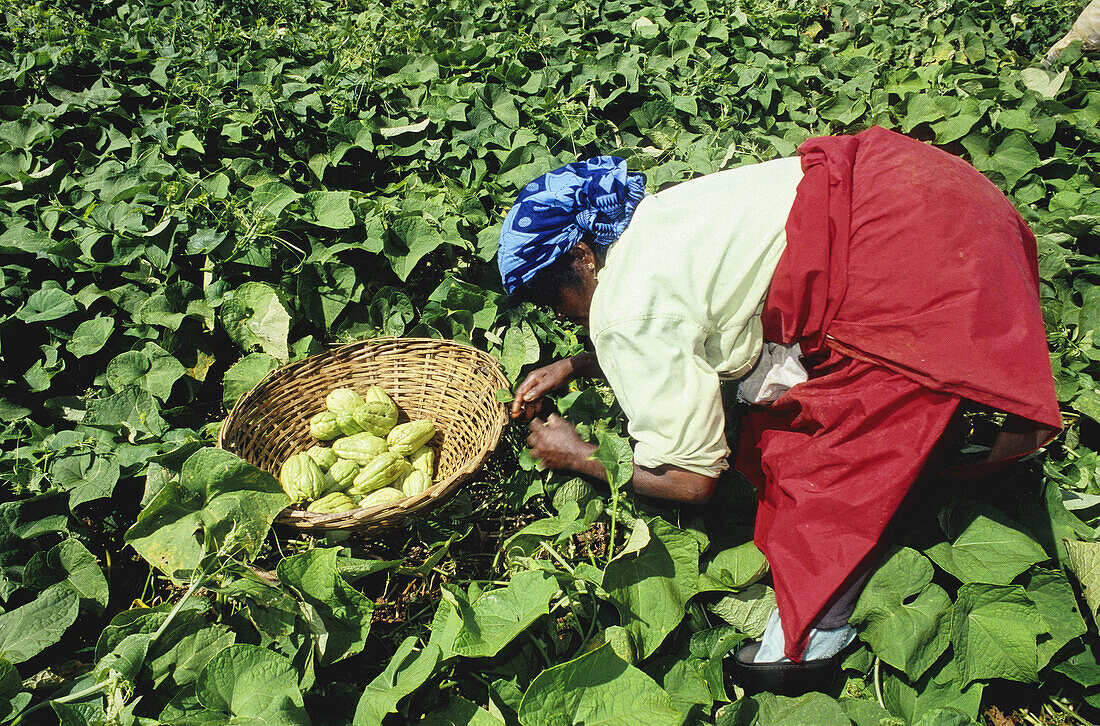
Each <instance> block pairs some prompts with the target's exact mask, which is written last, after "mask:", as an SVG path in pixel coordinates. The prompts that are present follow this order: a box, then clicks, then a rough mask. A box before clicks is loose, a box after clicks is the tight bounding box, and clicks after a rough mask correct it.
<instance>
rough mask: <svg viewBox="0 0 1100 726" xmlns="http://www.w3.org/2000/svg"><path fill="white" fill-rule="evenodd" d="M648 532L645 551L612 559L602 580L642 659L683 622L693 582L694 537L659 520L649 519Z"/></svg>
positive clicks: (695, 579) (696, 569)
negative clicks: (648, 536)
mask: <svg viewBox="0 0 1100 726" xmlns="http://www.w3.org/2000/svg"><path fill="white" fill-rule="evenodd" d="M649 533H650V538H649V542H648V543H647V544H646V545H645V547H643V548H642V549H641V550H640V551H638V552H633V553H630V554H626V555H622V556H620V557H619V558H617V559H615V560H614V561H612V562H611V564H609V565H608V566H607V568H606V569H605V570H604V579H603V586H604V589H605V590H606V591H607V593H608V594H609V595H610V596H611V601H612V602H613V603H614V604H615V607H616V608H617V609H618V610H619V614H620V616H621V617H622V626H623V627H624V628H625V629H626V630H627V632H628V633H630V636H631V638H632V639H633V641H634V643H635V645H636V646H637V648H638V655H639V658H643V659H644V658H648V657H649V656H650V655H652V654H653V652H654V651H655V650H657V647H658V646H659V645H660V644H661V643H662V642H663V641H664V639H665V637H666V636H667V635H668V634H669V633H670V632H672V630H673V628H675V627H676V626H677V625H679V624H680V621H681V620H683V618H684V608H685V606H686V605H687V602H688V600H690V599H691V598H692V597H693V596H694V595H695V593H696V592H697V591H698V590H697V587H698V581H699V551H700V543H699V540H698V539H696V538H695V537H694V536H693V535H692V534H691V533H690V532H687V531H686V530H682V529H678V528H676V527H673V526H672V525H671V524H669V523H667V522H665V521H664V520H663V519H653V520H651V521H649Z"/></svg>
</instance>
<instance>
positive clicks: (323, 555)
mask: <svg viewBox="0 0 1100 726" xmlns="http://www.w3.org/2000/svg"><path fill="white" fill-rule="evenodd" d="M338 552H339V548H338V547H324V548H317V549H313V550H310V551H308V552H303V553H301V554H297V555H293V556H291V557H288V558H286V559H284V560H282V561H280V562H279V565H278V567H277V568H276V570H275V572H276V574H277V575H278V577H279V581H280V582H282V583H283V584H284V585H287V586H288V587H291V588H293V589H294V590H295V591H296V592H297V593H298V594H299V596H300V597H301V599H302V601H303V604H304V606H307V607H308V613H307V620H308V621H309V622H310V627H311V629H312V631H313V634H314V637H316V638H317V650H318V652H319V654H320V661H321V664H322V665H330V664H332V663H335V662H337V661H339V660H342V659H344V658H346V657H348V656H350V655H354V654H356V653H358V652H360V651H361V650H363V646H364V645H366V642H367V635H368V634H369V633H370V624H371V613H373V612H374V603H373V602H372V601H371V600H368V599H367V598H365V597H363V595H362V594H361V593H360V592H359V591H358V590H356V589H355V588H353V587H351V585H349V584H348V583H347V581H346V580H344V578H343V577H341V576H340V575H339V573H338V572H337V553H338Z"/></svg>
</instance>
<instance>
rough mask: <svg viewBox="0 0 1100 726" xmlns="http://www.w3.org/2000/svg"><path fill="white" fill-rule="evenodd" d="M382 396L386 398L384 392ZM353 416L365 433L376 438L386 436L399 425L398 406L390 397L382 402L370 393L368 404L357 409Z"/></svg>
mask: <svg viewBox="0 0 1100 726" xmlns="http://www.w3.org/2000/svg"><path fill="white" fill-rule="evenodd" d="M378 390H379V391H381V390H382V389H378ZM382 395H383V396H386V394H385V392H384V391H383V392H382ZM353 415H354V416H355V422H356V423H357V424H358V425H359V426H360V428H362V430H363V431H369V432H370V433H372V434H374V435H375V436H385V435H386V434H388V433H389V432H390V430H392V429H393V427H394V426H395V425H397V406H396V405H394V403H393V401H392V400H389V396H386V400H385V401H382V400H378V399H377V398H374V397H372V396H370V395H369V393H368V395H367V401H366V403H364V404H363V405H362V406H360V407H359V408H357V409H355V411H354V413H353Z"/></svg>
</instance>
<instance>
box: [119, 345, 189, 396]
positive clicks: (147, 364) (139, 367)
mask: <svg viewBox="0 0 1100 726" xmlns="http://www.w3.org/2000/svg"><path fill="white" fill-rule="evenodd" d="M185 373H187V369H186V368H184V367H183V364H182V363H180V362H179V361H178V360H176V358H175V356H173V355H172V354H171V353H169V352H168V351H166V350H165V349H164V348H161V347H160V346H159V345H157V344H156V343H146V344H145V348H144V349H142V350H141V351H136V350H131V351H127V352H125V353H122V354H120V355H118V356H115V358H114V359H113V360H112V361H111V362H110V363H108V364H107V370H106V371H105V375H106V378H107V384H108V385H109V386H110V387H111V388H112V390H115V391H121V390H123V389H125V388H127V387H128V386H137V387H138V388H143V389H145V390H147V391H149V393H151V394H152V395H153V397H155V398H156V399H157V400H159V401H166V400H168V397H169V396H170V395H171V393H172V386H173V385H174V384H175V382H176V381H178V380H179V379H180V378H182V377H183V376H184V374H185Z"/></svg>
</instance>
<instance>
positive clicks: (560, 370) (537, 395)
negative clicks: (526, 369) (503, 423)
mask: <svg viewBox="0 0 1100 726" xmlns="http://www.w3.org/2000/svg"><path fill="white" fill-rule="evenodd" d="M575 375H576V374H575V373H574V369H573V360H572V359H571V358H566V359H564V360H559V361H557V362H555V363H551V364H550V365H548V366H543V367H542V368H536V369H535V370H533V371H531V372H530V373H528V374H527V377H526V378H524V379H523V383H521V384H519V387H518V388H516V397H515V398H513V399H512V418H518V417H519V416H520V415H522V416H523V417H524V418H527V419H530V418H533V417H534V416H536V415H537V414H538V413H539V412H541V411H542V397H543V396H545V395H546V394H547V393H549V392H550V391H553V390H554V389H555V388H561V387H562V386H564V385H565V384H566V383H569V381H571V380H573V377H574V376H575Z"/></svg>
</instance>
